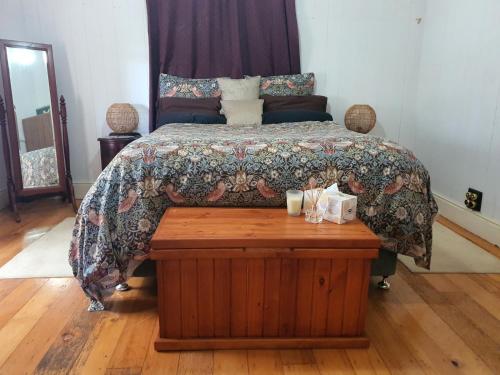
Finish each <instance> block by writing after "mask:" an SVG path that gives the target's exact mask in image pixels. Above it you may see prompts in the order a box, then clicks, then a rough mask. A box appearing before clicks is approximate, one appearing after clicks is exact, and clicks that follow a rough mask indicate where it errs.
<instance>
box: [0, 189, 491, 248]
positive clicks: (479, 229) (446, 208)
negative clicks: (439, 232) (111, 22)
mask: <svg viewBox="0 0 500 375" xmlns="http://www.w3.org/2000/svg"><path fill="white" fill-rule="evenodd" d="M91 186H92V184H91V183H83V182H79V183H75V184H74V187H75V196H76V199H82V198H83V197H84V196H85V194H86V193H87V191H88V190H89V189H90V187H91ZM1 193H2V192H0V194H1ZM5 195H6V194H5ZM434 198H435V199H436V202H437V204H438V206H439V213H440V215H442V216H444V217H445V218H447V219H449V220H451V221H453V222H454V223H456V224H458V225H460V226H461V227H463V228H465V229H467V230H468V231H469V232H472V233H474V234H475V235H477V236H479V237H481V238H483V239H485V240H486V241H489V242H491V243H492V244H496V245H500V224H499V223H496V222H494V221H492V220H489V219H487V218H485V217H484V216H482V215H481V214H478V213H476V212H474V211H471V210H469V209H467V208H465V207H460V206H459V205H458V204H456V203H453V202H451V201H450V200H448V199H446V198H444V197H443V196H441V195H439V194H436V193H434Z"/></svg>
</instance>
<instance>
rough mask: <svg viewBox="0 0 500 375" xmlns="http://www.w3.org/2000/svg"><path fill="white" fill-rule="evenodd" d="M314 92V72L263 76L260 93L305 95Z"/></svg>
mask: <svg viewBox="0 0 500 375" xmlns="http://www.w3.org/2000/svg"><path fill="white" fill-rule="evenodd" d="M313 92H314V73H303V74H292V75H282V76H270V77H262V78H261V79H260V95H261V96H262V95H273V96H292V95H293V96H305V95H312V94H313Z"/></svg>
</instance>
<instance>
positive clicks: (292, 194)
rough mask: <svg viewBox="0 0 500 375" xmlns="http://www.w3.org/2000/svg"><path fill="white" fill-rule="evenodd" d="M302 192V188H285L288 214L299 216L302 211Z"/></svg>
mask: <svg viewBox="0 0 500 375" xmlns="http://www.w3.org/2000/svg"><path fill="white" fill-rule="evenodd" d="M303 196H304V192H303V191H302V190H287V191H286V208H287V210H288V215H290V216H300V212H301V211H302V198H303Z"/></svg>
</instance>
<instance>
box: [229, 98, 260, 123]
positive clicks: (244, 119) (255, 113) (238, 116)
mask: <svg viewBox="0 0 500 375" xmlns="http://www.w3.org/2000/svg"><path fill="white" fill-rule="evenodd" d="M220 104H221V106H222V109H223V111H224V113H225V115H226V119H227V124H228V125H261V124H262V109H263V105H264V99H256V100H221V102H220Z"/></svg>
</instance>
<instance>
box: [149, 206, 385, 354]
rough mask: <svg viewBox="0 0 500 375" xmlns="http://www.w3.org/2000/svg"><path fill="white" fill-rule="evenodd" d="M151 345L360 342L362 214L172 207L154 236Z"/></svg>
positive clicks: (365, 238) (366, 265)
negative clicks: (309, 218) (314, 216)
mask: <svg viewBox="0 0 500 375" xmlns="http://www.w3.org/2000/svg"><path fill="white" fill-rule="evenodd" d="M151 244H152V248H153V250H152V253H151V254H152V259H155V260H156V261H157V278H158V311H159V323H160V331H159V337H158V339H157V340H156V342H155V347H156V349H157V350H196V349H231V348H235V349H236V348H247V349H250V348H309V347H318V348H319V347H322V348H339V347H366V346H368V344H369V341H368V339H367V338H366V337H365V336H364V323H365V315H366V314H365V313H366V308H367V296H368V285H369V277H370V265H371V260H372V259H373V258H376V257H377V256H378V248H379V245H380V242H379V239H378V238H377V237H376V236H375V235H374V234H373V233H372V232H371V231H370V230H369V229H368V228H367V227H366V226H365V225H364V224H362V223H361V222H360V221H355V222H351V223H349V224H345V225H336V224H333V223H328V222H325V223H321V224H309V223H306V222H305V221H304V217H290V216H287V214H286V210H284V209H239V208H227V209H226V208H171V209H169V210H167V212H166V213H165V215H164V217H163V219H162V221H161V223H160V225H159V227H158V229H157V231H156V233H155V235H154V236H153V239H152V242H151Z"/></svg>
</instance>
